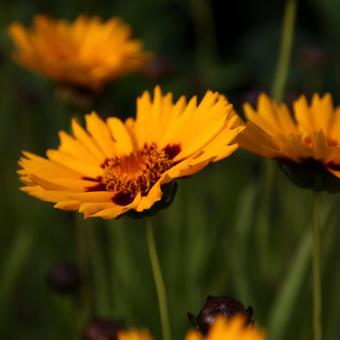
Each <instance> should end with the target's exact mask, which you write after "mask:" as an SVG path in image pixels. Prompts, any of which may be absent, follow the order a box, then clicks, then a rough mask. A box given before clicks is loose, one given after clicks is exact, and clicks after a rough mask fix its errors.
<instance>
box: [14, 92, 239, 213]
mask: <svg viewBox="0 0 340 340" xmlns="http://www.w3.org/2000/svg"><path fill="white" fill-rule="evenodd" d="M85 119H86V127H87V131H86V130H84V129H83V128H82V127H81V126H80V125H79V124H78V122H77V121H76V120H73V121H72V130H73V136H70V135H69V134H67V133H66V132H64V131H61V132H60V134H59V136H60V141H61V144H60V146H59V147H58V149H57V150H48V151H47V159H46V158H42V157H39V156H36V155H34V154H31V153H28V152H24V157H22V158H21V159H20V161H19V164H20V166H21V167H22V169H21V170H19V174H20V176H21V180H22V181H23V182H24V183H25V184H26V186H25V187H23V188H22V190H23V191H25V192H26V193H28V194H30V195H32V196H35V197H37V198H39V199H41V200H44V201H48V202H55V203H56V204H55V207H56V208H60V209H64V210H78V211H80V212H82V213H84V215H85V217H95V216H98V217H102V218H106V219H111V218H115V217H117V216H119V215H121V214H123V213H125V212H127V211H130V210H135V211H137V212H142V211H144V210H146V209H149V208H151V207H152V206H153V205H154V203H155V202H157V201H160V200H161V198H162V196H163V189H164V185H166V184H167V183H170V182H172V181H173V180H174V179H176V178H181V177H185V176H190V175H193V174H194V173H196V172H198V171H200V170H201V169H203V168H204V167H206V166H207V165H208V164H209V163H210V162H216V161H218V160H221V159H222V158H225V157H227V156H229V155H230V154H231V153H233V152H234V151H235V150H236V149H237V147H238V145H237V144H236V143H234V139H235V137H236V136H237V135H238V134H239V133H240V131H242V130H243V129H244V126H242V125H239V124H238V123H239V120H238V117H237V115H236V114H235V112H234V110H233V107H232V105H231V104H229V103H228V101H227V100H226V98H225V97H224V96H222V95H220V94H218V93H216V92H211V91H208V92H207V93H206V95H205V96H204V98H203V99H202V101H201V102H200V103H199V105H197V98H196V97H193V98H192V99H191V100H190V101H189V102H188V103H187V101H186V99H185V97H181V98H180V99H179V100H178V101H177V102H176V103H173V99H172V94H171V93H168V94H167V95H164V96H163V95H162V93H161V90H160V88H159V87H156V89H155V92H154V99H153V100H152V99H151V96H150V94H149V92H145V93H144V94H143V95H142V97H140V98H139V99H138V101H137V117H136V119H133V118H129V119H127V120H126V122H122V121H121V120H120V119H118V118H116V117H110V118H108V119H107V120H106V122H105V121H103V120H102V119H101V118H99V116H98V115H97V114H96V113H94V112H93V113H91V114H88V115H86V116H85Z"/></svg>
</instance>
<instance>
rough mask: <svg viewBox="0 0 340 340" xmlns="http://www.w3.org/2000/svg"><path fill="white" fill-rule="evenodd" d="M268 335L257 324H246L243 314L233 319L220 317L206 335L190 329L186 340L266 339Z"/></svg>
mask: <svg viewBox="0 0 340 340" xmlns="http://www.w3.org/2000/svg"><path fill="white" fill-rule="evenodd" d="M265 339H266V335H265V333H264V332H263V331H261V330H259V329H258V328H256V327H255V326H245V319H244V317H243V316H235V317H233V318H231V319H228V318H224V317H219V318H218V319H216V321H215V322H214V324H213V325H212V326H211V328H210V330H209V332H208V335H207V336H206V337H204V336H203V335H202V334H201V333H199V332H197V331H194V330H192V331H189V332H188V333H187V335H186V337H185V340H265Z"/></svg>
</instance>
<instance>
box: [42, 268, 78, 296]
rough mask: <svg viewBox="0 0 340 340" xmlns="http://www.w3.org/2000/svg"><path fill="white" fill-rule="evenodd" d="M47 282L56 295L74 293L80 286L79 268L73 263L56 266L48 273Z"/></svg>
mask: <svg viewBox="0 0 340 340" xmlns="http://www.w3.org/2000/svg"><path fill="white" fill-rule="evenodd" d="M47 282H48V284H49V286H50V287H51V288H53V289H54V290H55V291H57V292H58V293H61V294H70V293H74V292H76V291H77V290H78V289H79V286H80V273H79V268H78V267H77V265H75V264H73V263H61V264H57V265H56V266H54V267H52V268H51V270H50V271H49V273H48V275H47Z"/></svg>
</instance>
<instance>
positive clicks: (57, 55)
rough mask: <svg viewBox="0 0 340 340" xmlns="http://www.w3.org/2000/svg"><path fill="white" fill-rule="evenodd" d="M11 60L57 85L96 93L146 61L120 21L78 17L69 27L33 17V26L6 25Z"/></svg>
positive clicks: (137, 44)
mask: <svg viewBox="0 0 340 340" xmlns="http://www.w3.org/2000/svg"><path fill="white" fill-rule="evenodd" d="M9 35H10V37H11V38H12V40H13V42H14V44H15V46H16V51H15V53H14V58H15V60H16V61H17V62H18V63H20V64H21V65H23V66H25V67H26V68H28V69H31V70H33V71H35V72H37V73H40V74H43V75H45V76H47V77H48V78H51V79H53V80H55V81H56V82H58V83H60V84H62V85H70V86H80V87H84V88H89V89H92V90H99V89H100V88H102V87H103V86H104V85H105V83H107V82H108V81H110V80H112V79H115V78H117V77H120V76H122V75H123V74H125V73H128V72H132V71H137V70H139V69H141V68H142V67H143V66H144V64H145V62H146V61H147V60H148V59H149V58H150V54H149V53H147V52H144V51H143V46H142V43H141V41H140V40H136V39H131V28H130V26H129V25H127V24H126V23H124V22H123V21H122V20H121V19H119V18H111V19H109V20H108V21H106V22H103V21H102V20H101V19H100V18H99V17H87V16H85V15H80V16H79V17H78V18H76V19H75V20H74V21H73V22H68V21H66V20H53V19H50V18H48V17H46V16H42V15H38V16H35V17H34V19H33V26H32V28H30V29H26V28H24V27H23V25H21V24H20V23H17V22H14V23H12V24H11V25H10V26H9Z"/></svg>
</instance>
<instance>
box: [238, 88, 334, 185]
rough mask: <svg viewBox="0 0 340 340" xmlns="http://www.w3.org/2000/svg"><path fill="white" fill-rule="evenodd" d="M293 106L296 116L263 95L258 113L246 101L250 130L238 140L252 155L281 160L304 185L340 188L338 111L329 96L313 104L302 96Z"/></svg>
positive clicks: (293, 176) (288, 170) (287, 170)
mask: <svg viewBox="0 0 340 340" xmlns="http://www.w3.org/2000/svg"><path fill="white" fill-rule="evenodd" d="M293 107H294V111H293V115H292V114H291V113H290V112H289V109H288V108H287V106H286V105H285V104H279V103H276V102H275V101H273V100H271V99H270V98H269V97H268V96H266V95H264V94H262V95H260V97H259V100H258V105H257V109H256V110H254V109H253V108H252V107H251V106H250V105H249V104H248V103H246V104H245V105H244V111H245V114H246V118H247V128H246V129H245V130H244V132H243V133H242V134H241V135H240V136H239V137H238V139H237V141H238V142H239V143H240V146H241V147H243V148H245V149H248V150H249V151H251V152H254V153H256V154H258V155H260V156H263V157H267V158H273V159H276V160H278V161H279V164H280V165H281V167H282V168H283V169H284V171H285V172H287V173H288V175H289V176H290V177H291V179H293V181H294V182H296V183H297V184H299V185H301V186H304V187H313V188H314V189H315V190H328V191H336V190H338V187H339V183H336V182H338V180H337V179H336V178H335V177H334V176H336V177H340V134H339V133H340V107H334V106H333V102H332V97H331V95H330V94H326V95H325V96H323V97H320V96H319V95H317V94H315V95H314V96H313V99H312V101H311V103H310V104H309V103H308V102H307V100H306V98H305V97H304V96H301V97H300V98H299V99H298V100H296V101H295V102H294V104H293ZM333 175H334V176H333ZM334 179H335V181H334Z"/></svg>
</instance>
